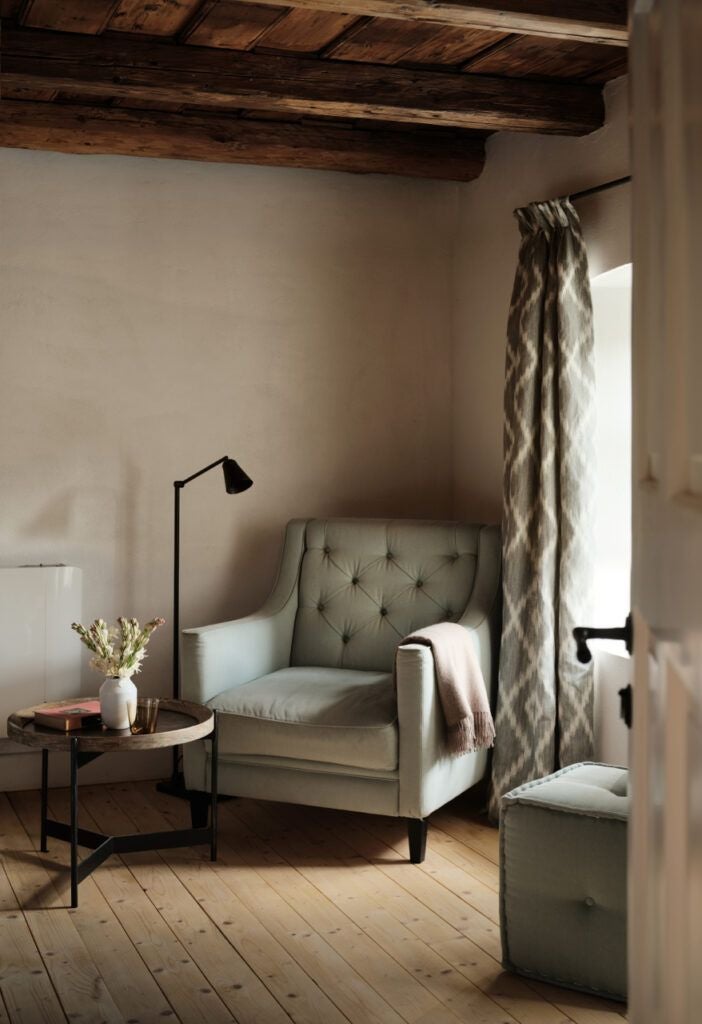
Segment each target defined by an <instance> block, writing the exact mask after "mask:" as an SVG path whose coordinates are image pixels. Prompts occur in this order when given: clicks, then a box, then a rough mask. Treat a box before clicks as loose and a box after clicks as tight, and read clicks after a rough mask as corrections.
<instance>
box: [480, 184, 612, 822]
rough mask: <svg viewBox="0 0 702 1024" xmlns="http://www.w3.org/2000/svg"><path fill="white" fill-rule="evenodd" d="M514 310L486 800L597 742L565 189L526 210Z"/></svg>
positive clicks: (584, 348)
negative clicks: (585, 627) (585, 648)
mask: <svg viewBox="0 0 702 1024" xmlns="http://www.w3.org/2000/svg"><path fill="white" fill-rule="evenodd" d="M515 215H516V217H517V220H518V221H519V226H520V231H521V248H520V253H519V262H518V267H517V273H516V277H515V282H514V290H513V293H512V304H511V308H510V314H509V322H508V332H507V333H508V338H507V358H506V374H505V422H504V488H503V567H504V568H503V571H504V577H503V625H502V646H501V655H500V669H499V682H498V694H497V714H496V722H495V727H496V734H497V738H496V741H495V752H494V758H493V766H492V786H491V798H490V811H491V815H492V816H493V818H495V819H496V818H497V815H498V811H499V801H500V798H501V796H502V795H503V794H504V793H506V792H508V791H509V790H511V789H514V787H515V786H519V785H521V784H522V783H525V782H529V781H530V780H532V779H537V778H540V777H541V776H544V775H548V774H549V773H551V772H553V771H554V770H556V769H558V768H561V767H564V766H565V765H569V764H573V763H575V762H577V761H588V760H591V758H592V751H593V676H592V668H591V666H583V665H581V664H580V663H579V662H578V661H577V659H576V656H575V643H574V641H573V638H572V630H573V627H574V626H576V625H580V624H583V623H586V622H587V621H588V620H589V617H590V604H591V588H592V551H593V549H592V525H593V517H594V511H595V500H594V499H595V495H594V487H595V477H594V428H595V422H594V419H595V417H594V401H595V393H594V387H595V373H594V351H593V332H592V303H591V296H590V284H589V277H588V264H587V254H586V250H585V245H584V243H583V238H582V234H581V230H580V222H579V219H578V215H577V213H576V212H575V209H574V208H573V206H572V205H571V203H570V202H569V201H568V200H563V199H559V200H553V201H550V202H545V203H532V204H531V205H530V206H527V207H524V208H523V209H520V210H517V211H516V214H515Z"/></svg>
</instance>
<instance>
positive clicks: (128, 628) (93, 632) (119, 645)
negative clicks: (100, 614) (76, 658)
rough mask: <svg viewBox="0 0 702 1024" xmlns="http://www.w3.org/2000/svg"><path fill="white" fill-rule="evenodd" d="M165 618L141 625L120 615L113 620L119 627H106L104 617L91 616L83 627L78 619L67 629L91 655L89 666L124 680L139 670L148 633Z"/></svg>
mask: <svg viewBox="0 0 702 1024" xmlns="http://www.w3.org/2000/svg"><path fill="white" fill-rule="evenodd" d="M165 621H166V620H165V619H161V618H158V619H152V620H151V622H147V623H146V625H145V626H140V625H139V623H138V621H137V620H136V619H125V618H124V616H120V617H119V618H118V619H117V623H118V626H119V628H118V627H117V626H108V625H107V623H106V622H105V620H104V619H95V621H94V622H93V623H92V625H90V626H88V628H87V629H86V627H85V626H82V625H81V624H80V622H73V623H71V629H73V630H75V632H76V633H77V634H78V636H79V637H80V639H81V640H82V641H83V643H84V644H85V646H86V647H87V648H88V650H90V651H92V652H93V654H94V655H95V657H94V658H91V660H90V665H91V667H92V668H94V669H96V670H97V671H98V672H101V673H102V674H103V675H105V676H110V677H112V678H113V679H115V678H118V677H119V678H122V679H125V678H126V679H128V678H129V677H130V676H133V675H135V673H137V672H139V671H140V670H141V663H142V661H143V660H144V658H145V657H146V646H147V644H148V642H149V640H150V639H151V634H152V633H153V632H154V630H155V629H158V627H159V626H162V625H163V624H164V622H165Z"/></svg>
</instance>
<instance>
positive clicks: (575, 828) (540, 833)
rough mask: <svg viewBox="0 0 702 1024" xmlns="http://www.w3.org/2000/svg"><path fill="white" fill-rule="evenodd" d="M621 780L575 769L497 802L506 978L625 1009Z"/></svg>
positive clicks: (595, 769)
mask: <svg viewBox="0 0 702 1024" xmlns="http://www.w3.org/2000/svg"><path fill="white" fill-rule="evenodd" d="M627 777H628V772H627V770H626V769H625V768H615V767H612V766H611V765H604V764H574V765H570V766H569V767H568V768H563V769H562V770H561V771H559V772H556V773H555V774H554V775H548V776H546V778H544V779H539V780H538V781H536V782H529V783H527V784H526V785H525V786H520V787H519V788H518V789H514V790H512V792H511V793H508V794H507V795H506V796H504V797H503V799H502V806H501V811H500V926H501V931H502V963H503V966H504V967H506V968H507V970H511V971H516V972H517V973H518V974H524V975H526V976H527V977H530V978H538V979H540V980H542V981H549V982H552V983H553V984H555V985H563V986H565V987H566V988H574V989H579V990H581V991H583V992H592V993H594V994H595V995H598V996H607V997H609V998H611V999H619V1000H625V999H626V981H627V974H626V859H627V841H626V832H627V817H628V811H629V799H628V793H627Z"/></svg>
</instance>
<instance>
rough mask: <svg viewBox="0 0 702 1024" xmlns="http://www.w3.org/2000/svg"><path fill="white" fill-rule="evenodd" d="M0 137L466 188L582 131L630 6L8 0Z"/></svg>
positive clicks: (0, 7) (622, 65) (615, 62)
mask: <svg viewBox="0 0 702 1024" xmlns="http://www.w3.org/2000/svg"><path fill="white" fill-rule="evenodd" d="M0 14H1V15H2V93H1V98H0V145H2V146H15V147H21V148H27V149H48V150H57V151H61V152H69V153H119V154H127V155H138V156H156V157H171V158H180V159H195V160H215V161H220V162H233V163H252V164H270V165H276V166H292V167H307V168H318V169H331V170H344V171H354V172H366V173H368V172H375V173H387V174H402V175H410V176H418V177H429V178H443V179H449V180H457V181H468V180H471V179H472V178H475V177H477V175H478V174H480V171H481V169H482V165H483V157H484V143H485V138H486V136H487V135H488V134H489V133H490V132H494V131H499V130H510V131H529V132H546V133H551V134H564V135H584V134H587V133H589V132H592V131H595V130H596V129H597V128H598V127H600V126H601V124H602V123H603V116H604V110H603V102H602V85H603V83H605V82H606V81H608V80H609V79H611V78H616V77H618V76H619V75H622V74H624V73H625V72H626V57H627V50H626V44H627V30H626V0H503V2H502V3H499V2H491V0H476V2H468V0H293V2H288V3H286V4H285V5H283V3H282V2H280V0H278V2H275V0H274V2H272V3H267V4H261V3H255V2H253V0H236V2H235V0H61V2H60V3H59V2H56V0H0Z"/></svg>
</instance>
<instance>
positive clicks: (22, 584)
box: [0, 565, 171, 799]
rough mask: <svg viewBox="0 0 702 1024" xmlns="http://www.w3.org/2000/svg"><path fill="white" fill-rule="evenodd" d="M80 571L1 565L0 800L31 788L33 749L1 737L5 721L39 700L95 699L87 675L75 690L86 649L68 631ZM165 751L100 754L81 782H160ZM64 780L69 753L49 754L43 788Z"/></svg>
mask: <svg viewBox="0 0 702 1024" xmlns="http://www.w3.org/2000/svg"><path fill="white" fill-rule="evenodd" d="M81 591H82V572H81V570H80V569H76V568H75V567H74V566H68V565H66V566H64V565H61V566H27V567H24V566H23V567H21V568H16V569H15V568H13V569H2V568H0V799H2V796H1V794H2V793H3V792H11V791H13V790H22V789H37V788H38V787H39V783H40V778H41V756H40V754H39V752H38V751H34V750H32V749H31V748H30V747H24V746H22V745H20V744H19V743H13V742H12V740H8V739H7V718H8V715H11V714H12V713H13V711H18V710H19V709H20V708H26V707H31V706H32V705H33V704H41V703H42V702H43V701H50V700H62V699H64V698H70V697H88V696H93V697H96V696H97V691H98V689H99V687H100V683H101V682H102V679H101V677H100V676H99V675H98V674H97V673H94V672H90V673H89V674H88V675H87V676H86V682H85V685H84V686H81V666H82V665H84V664H85V663H86V662H87V660H88V652H87V651H86V649H85V648H84V647H83V645H82V644H81V642H80V641H79V639H78V637H77V636H76V635H75V633H74V632H73V631H72V629H71V623H72V622H80V621H82V607H81V603H82V601H81ZM170 757H171V751H170V750H158V751H145V752H134V753H131V752H130V753H129V754H114V755H107V756H105V757H104V758H103V757H100V758H98V760H97V761H94V762H92V763H91V764H89V765H87V766H86V767H85V768H82V769H81V772H80V778H81V784H83V783H94V782H118V781H125V780H128V779H157V778H163V777H164V776H166V775H167V774H168V773H169V771H170V764H171V761H170ZM67 783H68V755H67V754H63V753H56V754H52V755H51V757H50V759H49V785H50V786H65V785H67Z"/></svg>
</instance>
